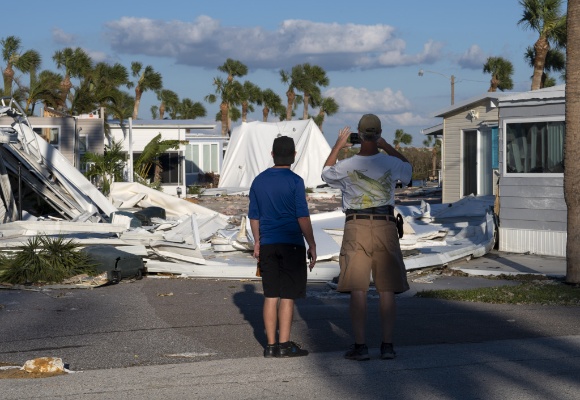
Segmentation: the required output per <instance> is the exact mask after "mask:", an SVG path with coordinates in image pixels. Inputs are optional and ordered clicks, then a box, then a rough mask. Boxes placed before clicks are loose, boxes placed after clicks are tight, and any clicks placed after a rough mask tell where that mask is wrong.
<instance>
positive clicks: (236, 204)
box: [186, 195, 342, 217]
mask: <svg viewBox="0 0 580 400" xmlns="http://www.w3.org/2000/svg"><path fill="white" fill-rule="evenodd" d="M186 200H187V201H190V202H192V203H195V204H199V205H200V206H202V207H205V208H209V209H210V210H213V211H217V212H219V213H221V214H224V215H227V216H232V217H236V216H240V215H247V214H248V206H249V204H250V198H249V197H248V196H240V195H227V196H215V197H214V196H201V197H198V198H187V199H186ZM306 200H307V201H308V208H309V210H310V213H311V214H318V213H321V212H328V211H335V210H340V209H341V207H342V204H341V199H340V197H339V196H334V197H328V198H320V197H312V196H307V197H306Z"/></svg>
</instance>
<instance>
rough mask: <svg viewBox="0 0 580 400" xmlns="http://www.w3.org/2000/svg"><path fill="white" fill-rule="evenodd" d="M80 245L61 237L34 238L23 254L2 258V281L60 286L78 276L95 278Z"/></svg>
mask: <svg viewBox="0 0 580 400" xmlns="http://www.w3.org/2000/svg"><path fill="white" fill-rule="evenodd" d="M79 247H80V245H79V244H78V243H75V242H73V241H72V239H69V240H65V239H64V238H62V237H57V238H51V237H47V236H35V237H32V238H30V239H28V242H27V243H26V244H24V246H23V247H22V249H21V251H19V252H18V253H16V254H15V255H13V256H6V255H3V256H2V257H1V258H0V281H3V282H9V283H13V284H25V283H41V282H42V283H48V282H61V281H63V280H64V279H67V278H70V277H72V276H75V275H79V274H89V275H93V274H95V266H94V265H93V264H92V262H91V260H90V258H89V257H88V255H87V254H85V253H83V252H80V251H79Z"/></svg>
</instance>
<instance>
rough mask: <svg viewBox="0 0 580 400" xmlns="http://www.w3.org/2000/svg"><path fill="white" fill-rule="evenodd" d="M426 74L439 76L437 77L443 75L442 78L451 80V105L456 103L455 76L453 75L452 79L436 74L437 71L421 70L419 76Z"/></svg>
mask: <svg viewBox="0 0 580 400" xmlns="http://www.w3.org/2000/svg"><path fill="white" fill-rule="evenodd" d="M425 72H429V73H431V74H437V75H441V76H442V77H444V78H446V79H449V81H450V82H451V105H453V103H455V75H451V76H450V77H449V76H447V75H443V74H442V73H440V72H435V71H425V70H422V69H420V70H419V76H423V75H424V74H425Z"/></svg>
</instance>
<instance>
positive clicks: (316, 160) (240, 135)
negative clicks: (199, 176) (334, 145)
mask: <svg viewBox="0 0 580 400" xmlns="http://www.w3.org/2000/svg"><path fill="white" fill-rule="evenodd" d="M278 136H289V137H291V138H292V139H294V144H295V146H296V160H295V162H294V164H292V167H291V169H292V171H294V172H295V173H296V174H298V175H300V177H301V178H302V179H304V185H305V186H306V187H309V188H314V187H316V186H318V185H322V184H324V182H323V181H322V179H321V177H320V175H321V173H322V167H323V166H324V162H325V161H326V159H327V158H328V155H329V154H330V146H329V145H328V142H327V141H326V139H325V138H324V136H323V135H322V132H321V131H320V129H319V128H318V126H317V125H316V124H315V123H314V121H313V120H312V119H309V120H299V121H282V122H259V121H255V122H243V123H242V124H241V125H240V126H237V127H235V128H234V130H233V131H232V136H231V139H230V142H229V144H228V148H227V150H226V155H225V157H224V162H223V165H222V173H221V175H220V181H219V185H218V187H219V188H249V187H250V186H251V185H252V181H253V180H254V178H255V177H256V176H257V175H258V174H259V173H260V172H262V171H264V170H265V169H267V168H270V167H272V166H274V160H272V155H271V152H272V144H273V143H274V139H276V138H277V137H278Z"/></svg>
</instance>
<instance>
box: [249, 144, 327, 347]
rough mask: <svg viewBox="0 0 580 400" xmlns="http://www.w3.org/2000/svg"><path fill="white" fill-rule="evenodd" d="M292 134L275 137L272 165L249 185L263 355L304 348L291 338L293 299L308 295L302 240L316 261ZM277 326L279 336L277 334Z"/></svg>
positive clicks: (312, 264)
mask: <svg viewBox="0 0 580 400" xmlns="http://www.w3.org/2000/svg"><path fill="white" fill-rule="evenodd" d="M295 156H296V150H295V147H294V140H292V138H290V137H288V136H280V137H278V138H276V139H275V140H274V144H273V146H272V157H273V159H274V167H272V168H268V169H267V170H265V171H264V172H262V173H261V174H259V175H258V176H257V177H256V178H255V179H254V181H253V182H252V186H251V188H250V206H249V210H248V217H249V219H250V226H251V228H252V235H253V236H254V257H255V258H256V259H258V262H259V266H260V272H261V276H262V286H263V289H264V296H265V299H264V311H263V315H264V326H265V328H266V337H267V339H268V343H267V346H266V348H265V349H264V357H268V358H269V357H298V356H306V355H308V351H307V350H305V349H302V348H300V346H299V345H298V344H296V343H295V342H292V341H290V329H291V327H292V316H293V314H294V300H295V299H297V298H301V297H305V295H306V253H307V252H306V246H305V245H304V240H306V243H308V258H310V270H312V268H313V267H314V264H315V263H316V243H315V241H314V234H313V232H312V224H311V222H310V214H309V212H308V204H307V202H306V190H305V188H304V180H303V179H302V178H301V177H300V176H298V175H297V174H295V173H294V172H292V171H291V170H290V166H291V165H292V164H293V163H294V158H295ZM276 328H278V340H276Z"/></svg>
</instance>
